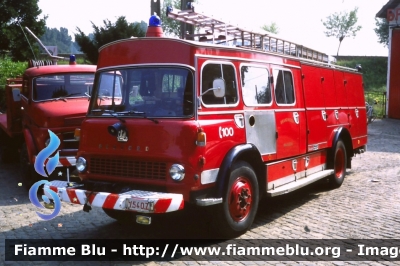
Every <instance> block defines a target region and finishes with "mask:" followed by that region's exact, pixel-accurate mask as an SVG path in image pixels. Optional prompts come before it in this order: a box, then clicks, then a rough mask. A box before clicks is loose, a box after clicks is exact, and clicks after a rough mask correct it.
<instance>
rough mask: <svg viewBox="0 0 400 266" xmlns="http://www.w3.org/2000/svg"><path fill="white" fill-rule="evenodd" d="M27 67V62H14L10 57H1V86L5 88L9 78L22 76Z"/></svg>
mask: <svg viewBox="0 0 400 266" xmlns="http://www.w3.org/2000/svg"><path fill="white" fill-rule="evenodd" d="M26 68H27V63H26V62H13V61H12V60H11V59H10V58H8V57H5V58H4V59H0V87H1V88H2V89H4V86H5V85H6V80H7V79H8V78H16V77H18V76H22V74H23V73H24V71H25V70H26Z"/></svg>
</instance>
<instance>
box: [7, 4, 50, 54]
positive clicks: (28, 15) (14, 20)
mask: <svg viewBox="0 0 400 266" xmlns="http://www.w3.org/2000/svg"><path fill="white" fill-rule="evenodd" d="M38 2H39V0H25V1H15V0H0V7H1V8H0V51H2V52H3V53H9V54H10V55H11V57H12V58H13V59H14V60H19V61H25V60H27V59H29V58H32V51H31V50H30V48H29V45H28V43H27V41H26V39H25V36H24V33H23V32H22V30H21V27H20V25H21V26H22V27H24V26H28V27H29V29H30V30H31V31H32V32H34V33H35V34H36V35H37V36H41V35H43V33H44V31H45V25H46V19H47V17H46V16H45V17H43V18H41V19H40V18H39V16H40V14H41V13H42V10H40V9H39V7H38ZM27 37H28V38H29V41H30V43H31V44H35V39H34V38H32V37H31V36H28V35H27ZM34 49H35V51H36V52H37V51H38V47H37V46H35V48H34Z"/></svg>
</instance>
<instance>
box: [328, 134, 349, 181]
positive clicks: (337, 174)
mask: <svg viewBox="0 0 400 266" xmlns="http://www.w3.org/2000/svg"><path fill="white" fill-rule="evenodd" d="M346 163H347V154H346V147H345V145H344V143H343V141H342V140H339V141H338V142H337V143H336V147H335V150H334V154H333V170H334V172H333V175H332V176H331V177H330V180H329V181H330V185H331V187H332V188H338V187H340V186H341V185H342V184H343V181H344V177H345V176H346Z"/></svg>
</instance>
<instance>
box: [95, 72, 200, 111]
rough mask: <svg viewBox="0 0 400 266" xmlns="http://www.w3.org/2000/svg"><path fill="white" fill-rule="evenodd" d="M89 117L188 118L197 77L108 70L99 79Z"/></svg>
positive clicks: (177, 73) (189, 73)
mask: <svg viewBox="0 0 400 266" xmlns="http://www.w3.org/2000/svg"><path fill="white" fill-rule="evenodd" d="M91 97H92V99H91V103H90V108H89V113H88V115H93V116H99V115H100V116H121V115H123V116H142V117H188V116H192V115H193V103H194V101H193V74H192V73H191V71H189V70H188V69H185V68H179V67H142V68H124V69H116V70H111V71H110V70H107V71H104V72H100V73H98V74H97V76H96V84H95V88H94V90H93V95H92V96H91Z"/></svg>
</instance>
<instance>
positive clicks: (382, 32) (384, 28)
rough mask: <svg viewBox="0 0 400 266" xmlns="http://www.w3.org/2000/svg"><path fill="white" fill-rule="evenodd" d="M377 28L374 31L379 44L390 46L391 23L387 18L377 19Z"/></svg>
mask: <svg viewBox="0 0 400 266" xmlns="http://www.w3.org/2000/svg"><path fill="white" fill-rule="evenodd" d="M375 25H376V28H375V29H374V31H375V33H376V35H377V36H378V38H379V43H382V44H383V45H384V46H385V47H387V46H388V45H389V23H388V21H387V20H386V19H385V18H375Z"/></svg>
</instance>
